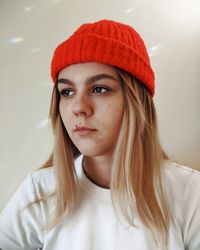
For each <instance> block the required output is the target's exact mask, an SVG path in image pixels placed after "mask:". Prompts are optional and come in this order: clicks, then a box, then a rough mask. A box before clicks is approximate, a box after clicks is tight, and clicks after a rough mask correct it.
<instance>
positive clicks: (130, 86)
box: [31, 67, 170, 249]
mask: <svg viewBox="0 0 200 250" xmlns="http://www.w3.org/2000/svg"><path fill="white" fill-rule="evenodd" d="M114 69H115V71H116V72H117V74H118V76H119V78H120V80H121V85H122V89H123V95H124V115H123V120H122V124H121V129H120V133H119V137H118V140H117V143H116V145H115V150H114V153H113V157H112V166H111V170H112V172H111V183H110V189H111V197H112V203H113V207H114V208H115V211H116V212H117V211H121V215H123V218H125V221H126V222H127V223H128V225H131V226H135V225H134V223H133V217H134V216H135V215H136V214H137V215H138V216H139V218H140V220H141V222H142V223H143V224H144V225H145V227H146V228H147V229H149V230H150V231H151V233H152V234H153V236H154V239H155V240H156V241H157V243H158V241H160V236H161V237H162V241H163V245H165V246H167V240H168V230H169V217H170V215H169V208H168V203H167V200H166V195H165V193H164V191H163V185H162V178H161V174H162V168H161V166H162V163H163V161H164V160H166V159H168V157H167V155H166V153H165V152H164V151H163V149H162V148H161V146H160V143H159V138H158V129H157V119H156V111H155V107H154V103H153V100H152V97H151V95H150V93H149V91H148V90H147V88H146V87H145V86H144V85H143V84H142V83H140V82H139V81H138V80H136V79H135V78H134V77H133V76H132V75H130V74H129V73H127V72H125V71H123V70H122V69H119V68H116V67H114ZM59 101H60V97H59V92H58V90H57V84H55V86H54V89H53V93H52V99H51V107H50V114H49V116H50V119H51V122H52V127H53V132H54V136H55V142H54V148H53V153H52V154H51V155H50V157H49V159H48V160H47V161H46V162H45V163H44V164H43V165H42V167H41V168H48V167H50V166H54V170H55V179H56V190H55V192H54V193H53V194H50V195H47V196H43V197H41V198H40V199H38V200H37V201H34V202H32V203H31V204H33V203H35V202H39V201H43V202H44V201H45V200H48V199H49V198H50V196H54V197H55V198H56V203H55V204H56V210H55V218H54V219H53V221H52V223H50V224H49V227H53V226H55V225H56V224H57V223H58V222H59V221H60V220H61V218H62V217H63V216H67V215H69V214H70V213H71V212H72V211H73V208H74V205H75V203H76V200H77V184H76V178H77V177H76V172H75V166H74V159H75V158H76V157H77V156H78V155H80V152H79V150H78V149H77V148H76V146H75V145H74V144H73V142H72V141H71V139H70V138H69V136H68V133H67V131H66V129H65V127H64V125H63V122H62V119H61V116H60V113H59ZM118 208H119V209H118ZM159 235H160V236H159ZM160 249H161V248H160Z"/></svg>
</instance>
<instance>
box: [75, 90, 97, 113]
mask: <svg viewBox="0 0 200 250" xmlns="http://www.w3.org/2000/svg"><path fill="white" fill-rule="evenodd" d="M72 112H73V113H74V114H75V115H77V116H79V115H85V116H90V115H91V114H92V112H93V109H92V104H91V102H90V100H89V98H88V96H84V95H77V96H76V97H74V102H73V104H72Z"/></svg>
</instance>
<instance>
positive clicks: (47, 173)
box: [21, 166, 55, 195]
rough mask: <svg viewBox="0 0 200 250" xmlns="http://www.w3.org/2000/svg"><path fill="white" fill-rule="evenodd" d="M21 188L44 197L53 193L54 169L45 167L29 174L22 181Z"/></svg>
mask: <svg viewBox="0 0 200 250" xmlns="http://www.w3.org/2000/svg"><path fill="white" fill-rule="evenodd" d="M21 186H23V188H25V189H26V188H30V189H29V190H31V189H32V190H33V191H34V192H36V193H37V195H45V194H48V193H51V192H54V191H55V176H54V168H53V166H52V167H47V168H41V169H37V170H34V171H32V172H30V173H29V174H28V175H27V176H26V178H25V179H24V181H23V183H22V185H21ZM31 187H32V188H31Z"/></svg>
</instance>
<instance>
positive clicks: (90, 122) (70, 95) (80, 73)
mask: <svg viewBox="0 0 200 250" xmlns="http://www.w3.org/2000/svg"><path fill="white" fill-rule="evenodd" d="M58 91H59V93H60V104H59V110H60V115H61V118H62V121H63V123H64V126H65V128H66V130H67V132H68V134H69V136H70V138H71V140H72V142H73V143H74V144H75V146H76V147H77V148H78V149H79V151H80V152H81V153H82V154H84V155H86V156H90V157H92V156H99V155H103V154H109V153H112V151H113V149H114V144H115V142H116V139H117V136H118V134H119V130H120V127H121V122H122V117H123V93H122V87H121V83H120V80H119V78H118V75H117V73H116V72H115V70H114V69H113V68H112V67H111V66H109V65H106V64H102V63H96V62H87V63H79V64H73V65H70V66H68V67H66V68H64V69H63V70H61V71H60V73H59V75H58ZM77 127H78V128H80V130H77ZM81 127H87V128H89V129H91V130H85V129H84V128H83V129H81Z"/></svg>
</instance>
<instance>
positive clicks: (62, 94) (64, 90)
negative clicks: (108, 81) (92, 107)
mask: <svg viewBox="0 0 200 250" xmlns="http://www.w3.org/2000/svg"><path fill="white" fill-rule="evenodd" d="M97 88H99V89H104V90H106V91H105V92H101V93H100V92H96V93H97V94H104V93H106V92H108V91H109V89H108V88H106V87H102V86H96V87H94V88H93V90H95V89H97ZM93 90H92V91H93ZM66 91H71V92H72V89H69V88H67V89H62V90H61V91H60V95H61V96H63V97H66V98H67V97H70V96H71V95H67V96H65V92H66Z"/></svg>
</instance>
